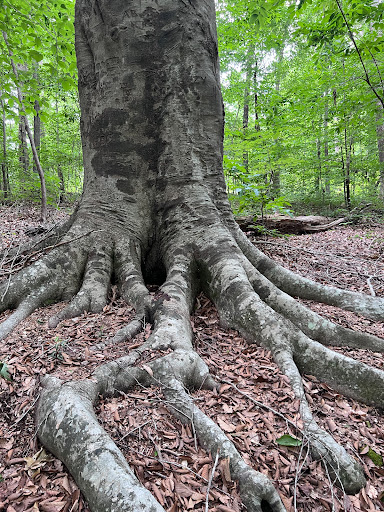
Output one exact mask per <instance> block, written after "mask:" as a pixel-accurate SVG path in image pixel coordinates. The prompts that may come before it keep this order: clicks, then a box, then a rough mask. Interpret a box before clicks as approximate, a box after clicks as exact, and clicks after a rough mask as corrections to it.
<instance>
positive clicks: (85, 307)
mask: <svg viewBox="0 0 384 512" xmlns="http://www.w3.org/2000/svg"><path fill="white" fill-rule="evenodd" d="M111 274H112V250H111V248H110V247H101V248H99V249H98V250H95V251H93V252H92V253H91V254H90V255H89V256H88V261H87V265H86V268H85V275H84V279H83V284H82V286H81V289H80V291H79V292H78V293H77V295H76V296H75V297H74V298H73V299H72V301H71V302H70V303H69V304H68V306H66V307H65V308H64V309H63V310H62V311H60V313H59V314H57V315H56V316H54V317H52V318H51V319H50V320H49V322H48V324H49V327H50V328H54V327H56V326H57V325H58V324H59V322H61V321H62V320H65V319H68V318H74V317H76V316H79V315H81V314H82V313H84V311H87V312H88V311H89V312H91V313H99V312H100V311H102V310H103V307H104V306H105V305H106V304H107V300H108V291H109V287H110V281H111Z"/></svg>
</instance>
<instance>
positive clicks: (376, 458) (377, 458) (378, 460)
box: [366, 448, 384, 468]
mask: <svg viewBox="0 0 384 512" xmlns="http://www.w3.org/2000/svg"><path fill="white" fill-rule="evenodd" d="M366 455H367V457H369V458H370V459H371V461H372V462H373V463H374V464H375V465H376V466H377V467H378V468H382V467H383V466H384V461H383V457H382V456H381V455H380V454H379V453H376V452H375V450H372V448H369V450H368V453H367V454H366Z"/></svg>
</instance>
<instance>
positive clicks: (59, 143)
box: [55, 94, 65, 204]
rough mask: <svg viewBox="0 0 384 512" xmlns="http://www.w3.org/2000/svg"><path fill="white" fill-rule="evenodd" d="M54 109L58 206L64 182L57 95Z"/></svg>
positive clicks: (62, 196)
mask: <svg viewBox="0 0 384 512" xmlns="http://www.w3.org/2000/svg"><path fill="white" fill-rule="evenodd" d="M55 109H56V159H57V176H58V177H59V183H60V192H59V204H60V203H61V201H62V200H63V199H64V196H65V182H64V174H63V169H62V167H61V161H60V155H61V151H60V145H61V141H60V127H59V105H58V101H57V94H56V98H55Z"/></svg>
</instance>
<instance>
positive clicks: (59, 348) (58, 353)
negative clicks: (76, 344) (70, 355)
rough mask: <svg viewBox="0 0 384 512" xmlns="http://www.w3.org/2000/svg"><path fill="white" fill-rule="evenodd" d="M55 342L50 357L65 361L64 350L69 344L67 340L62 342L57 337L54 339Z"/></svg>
mask: <svg viewBox="0 0 384 512" xmlns="http://www.w3.org/2000/svg"><path fill="white" fill-rule="evenodd" d="M53 341H54V345H53V347H52V348H51V349H50V350H49V351H48V353H49V354H50V355H52V357H53V358H54V359H57V360H60V361H62V360H63V350H64V348H65V346H66V345H67V342H66V341H65V340H62V339H61V338H60V337H59V336H55V337H54V338H53Z"/></svg>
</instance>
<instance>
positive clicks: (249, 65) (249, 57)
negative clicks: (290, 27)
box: [243, 45, 255, 172]
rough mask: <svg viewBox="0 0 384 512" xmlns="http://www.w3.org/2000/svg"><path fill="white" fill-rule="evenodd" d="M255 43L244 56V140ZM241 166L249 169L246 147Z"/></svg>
mask: <svg viewBox="0 0 384 512" xmlns="http://www.w3.org/2000/svg"><path fill="white" fill-rule="evenodd" d="M254 52H255V45H251V46H250V47H249V48H248V51H247V56H246V63H245V64H246V75H245V88H244V103H243V133H244V138H245V142H246V139H247V130H248V125H249V100H250V84H251V77H252V66H253V59H254ZM243 166H244V168H245V170H246V171H247V172H248V169H249V152H248V149H245V150H244V151H243Z"/></svg>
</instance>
